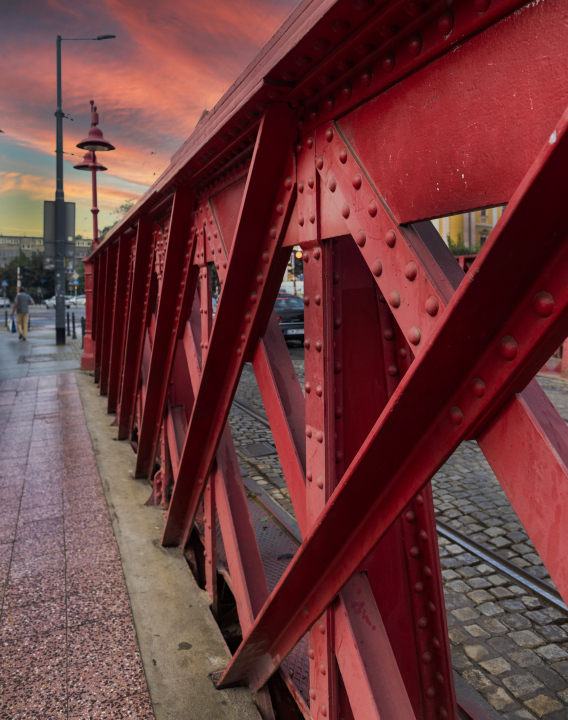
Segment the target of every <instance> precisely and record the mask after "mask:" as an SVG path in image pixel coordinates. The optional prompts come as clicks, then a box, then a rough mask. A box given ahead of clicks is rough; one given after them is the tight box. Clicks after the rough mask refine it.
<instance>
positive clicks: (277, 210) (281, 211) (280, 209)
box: [276, 202, 284, 215]
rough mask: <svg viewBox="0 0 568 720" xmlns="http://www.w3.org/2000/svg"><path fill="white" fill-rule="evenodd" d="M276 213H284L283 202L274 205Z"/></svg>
mask: <svg viewBox="0 0 568 720" xmlns="http://www.w3.org/2000/svg"><path fill="white" fill-rule="evenodd" d="M276 214H277V215H284V203H283V202H279V203H278V205H277V206H276Z"/></svg>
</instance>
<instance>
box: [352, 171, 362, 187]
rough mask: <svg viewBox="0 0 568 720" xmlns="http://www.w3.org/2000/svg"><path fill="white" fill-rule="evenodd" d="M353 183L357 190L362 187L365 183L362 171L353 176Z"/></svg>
mask: <svg viewBox="0 0 568 720" xmlns="http://www.w3.org/2000/svg"><path fill="white" fill-rule="evenodd" d="M351 184H352V185H353V187H354V188H355V190H359V189H360V188H361V185H362V184H363V178H362V177H361V174H360V173H357V174H356V175H354V176H353V179H352V180H351Z"/></svg>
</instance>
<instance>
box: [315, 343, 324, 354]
mask: <svg viewBox="0 0 568 720" xmlns="http://www.w3.org/2000/svg"><path fill="white" fill-rule="evenodd" d="M322 347H323V345H322V344H321V340H316V350H317V351H318V352H321V351H322Z"/></svg>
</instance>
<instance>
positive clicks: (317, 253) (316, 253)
mask: <svg viewBox="0 0 568 720" xmlns="http://www.w3.org/2000/svg"><path fill="white" fill-rule="evenodd" d="M320 257H321V250H320V249H319V248H318V247H317V248H315V249H314V260H319V259H320Z"/></svg>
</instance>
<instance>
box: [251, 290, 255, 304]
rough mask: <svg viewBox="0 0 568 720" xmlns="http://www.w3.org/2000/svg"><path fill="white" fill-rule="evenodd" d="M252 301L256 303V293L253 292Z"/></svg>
mask: <svg viewBox="0 0 568 720" xmlns="http://www.w3.org/2000/svg"><path fill="white" fill-rule="evenodd" d="M250 301H251V302H252V303H255V302H256V293H255V292H253V293H251V294H250Z"/></svg>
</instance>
